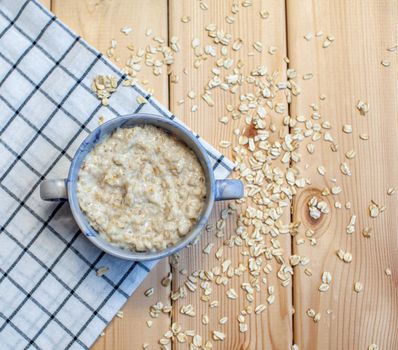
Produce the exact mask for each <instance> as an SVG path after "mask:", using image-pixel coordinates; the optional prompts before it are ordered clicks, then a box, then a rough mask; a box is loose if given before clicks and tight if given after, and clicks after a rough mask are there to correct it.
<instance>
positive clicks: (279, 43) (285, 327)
mask: <svg viewBox="0 0 398 350" xmlns="http://www.w3.org/2000/svg"><path fill="white" fill-rule="evenodd" d="M207 3H208V6H209V8H208V10H202V9H201V8H200V3H199V2H196V3H194V2H181V1H178V0H171V1H170V2H169V17H170V20H169V22H170V37H172V36H176V37H178V38H179V42H180V45H181V53H180V54H178V55H176V62H175V64H174V66H173V73H174V74H176V75H177V76H179V77H180V79H179V82H178V83H177V84H171V85H170V106H171V109H172V110H173V112H174V113H175V114H176V115H177V116H178V117H179V118H181V119H182V120H183V121H185V122H186V123H187V124H188V125H189V126H190V127H191V128H192V129H194V130H195V131H196V132H198V133H199V134H200V135H202V136H203V137H204V138H205V139H206V140H207V141H209V142H210V143H212V144H214V145H215V146H216V147H217V145H218V144H219V142H220V141H221V140H230V141H232V140H234V142H236V140H235V138H234V137H233V135H232V132H233V130H234V129H235V128H237V127H242V126H243V125H244V120H236V121H230V122H229V123H228V124H227V125H222V124H221V123H219V122H218V121H217V120H218V118H220V117H222V116H223V115H225V114H228V113H227V111H226V109H225V106H226V104H232V105H236V104H237V103H238V102H239V94H236V95H231V94H229V93H226V92H220V91H216V92H213V95H212V96H213V99H214V101H215V105H214V107H209V106H208V105H207V104H206V103H205V102H204V101H203V100H202V99H201V94H202V93H203V88H204V86H205V85H206V84H207V82H208V80H209V79H210V77H211V76H212V74H211V68H212V67H214V59H212V58H209V59H207V60H206V61H205V62H203V63H202V64H201V66H200V67H199V68H198V69H195V68H194V62H195V59H196V57H195V56H194V54H193V49H192V39H193V38H198V39H199V40H200V45H201V47H202V48H203V47H204V45H206V44H211V43H212V40H211V38H209V37H208V35H207V33H206V31H205V29H204V27H205V26H207V25H208V24H210V23H214V24H216V25H217V26H218V27H219V28H221V29H223V30H224V31H225V32H228V33H231V34H232V37H233V40H234V39H236V38H238V37H241V38H242V39H243V42H244V47H243V49H241V50H240V51H239V52H234V51H233V50H231V47H229V49H228V52H229V53H228V57H230V56H231V57H233V58H234V59H235V62H236V61H237V60H238V59H239V58H241V59H242V60H243V61H244V62H245V63H246V67H244V68H243V69H242V71H243V72H244V73H245V74H248V73H249V72H250V71H251V70H252V69H254V68H255V67H256V66H258V65H260V64H264V65H265V66H266V67H267V68H268V71H269V72H273V71H279V72H280V76H281V79H283V77H284V76H285V73H286V68H285V66H284V64H283V60H282V59H283V57H284V56H285V54H286V38H285V10H284V3H283V2H281V1H265V0H264V1H256V2H253V3H254V5H253V6H251V7H247V8H246V7H243V6H238V7H239V13H238V14H236V15H233V14H232V13H231V7H232V4H233V3H236V1H232V0H228V1H218V2H207ZM260 10H268V11H269V13H270V17H269V19H267V20H264V19H261V18H260V15H259V11H260ZM227 15H232V17H235V20H236V21H235V23H234V24H228V23H226V21H225V17H226V16H227ZM183 17H190V18H191V21H190V22H189V23H184V22H183V21H182V20H181V19H182V18H183ZM255 41H261V42H262V44H263V47H264V51H263V53H262V54H259V53H258V52H256V51H255V50H254V49H253V48H252V44H253V43H254V42H255ZM230 46H231V45H230ZM270 46H276V47H277V48H278V50H277V53H276V54H275V55H273V56H272V55H270V54H268V52H267V51H268V47H270ZM249 52H255V53H254V55H253V56H248V54H249ZM217 58H220V53H219V48H218V47H217ZM184 72H185V73H184ZM225 74H227V73H225ZM222 75H224V73H222ZM189 91H194V92H195V93H196V97H195V98H194V99H193V100H191V99H190V98H188V97H187V93H188V92H189ZM246 92H247V91H244V89H242V93H246ZM182 99H183V100H184V101H185V102H184V103H183V104H180V100H182ZM194 105H198V111H197V112H192V107H193V106H194ZM274 122H275V125H276V126H278V127H281V128H283V127H282V117H275V118H274ZM220 150H221V151H223V153H224V154H225V155H227V156H229V157H230V156H231V153H230V150H225V149H220ZM282 166H283V165H282ZM226 205H227V203H223V204H217V205H216V208H215V211H214V213H213V217H212V219H211V220H210V222H211V223H213V224H214V223H215V222H216V220H218V219H219V218H220V210H221V209H222V208H225V207H226ZM287 212H289V210H287ZM285 220H286V222H289V221H290V215H289V213H287V215H286V217H285ZM226 227H227V228H226V232H227V234H226V237H223V238H221V239H220V238H216V237H215V235H214V233H203V234H202V237H201V240H200V241H199V243H198V244H197V245H195V246H194V247H191V248H189V249H187V250H185V251H183V253H182V254H181V257H180V263H179V265H178V266H177V268H176V269H174V270H173V290H177V288H178V287H179V286H181V285H182V284H183V283H184V282H185V280H186V276H185V275H183V274H181V273H179V271H180V270H184V269H186V270H187V272H188V273H192V272H193V271H196V270H209V269H211V268H213V267H214V266H219V265H220V262H219V261H218V260H217V259H216V258H215V257H214V253H215V251H216V250H217V249H218V247H219V246H221V245H222V244H223V240H225V239H226V238H228V237H229V236H230V235H231V234H233V233H234V230H235V229H236V215H232V217H230V218H229V219H228V220H227V224H226ZM280 241H281V245H282V248H283V249H284V250H285V252H286V254H287V255H289V254H290V246H291V243H290V237H288V236H284V237H283V238H281V239H280ZM208 243H214V244H215V246H214V248H213V249H212V253H211V254H210V255H203V254H202V250H203V248H204V247H205V246H206V245H207V244H208ZM245 249H246V248H245V247H242V248H238V247H234V248H233V249H229V248H227V247H226V248H225V253H224V256H223V260H224V259H226V258H229V259H231V260H232V262H233V265H234V266H237V265H238V263H239V262H243V261H245V263H246V262H247V259H244V258H243V257H242V255H241V252H242V251H243V250H245ZM274 268H275V266H274ZM273 275H275V273H273ZM248 278H249V277H248V274H247V273H245V274H244V276H242V277H241V278H234V279H232V281H231V282H230V283H229V284H228V287H224V286H222V287H221V288H219V287H218V286H215V284H214V283H213V284H212V288H213V290H214V291H213V293H212V294H211V300H219V303H220V305H219V307H218V308H214V309H210V308H209V306H208V304H207V303H205V302H203V301H201V300H200V296H201V295H202V292H201V291H199V290H201V288H200V287H198V292H196V293H190V292H189V293H188V296H187V298H185V299H180V300H178V301H177V302H175V303H173V320H172V321H173V322H177V323H179V324H180V325H181V326H182V329H183V330H194V331H195V332H197V333H198V334H200V335H201V336H202V338H203V342H205V341H206V340H211V330H220V331H222V332H224V333H226V335H227V338H226V340H225V341H224V342H217V341H213V349H271V348H273V349H288V348H289V347H290V345H291V344H292V327H291V289H290V287H288V288H283V287H278V286H280V283H279V282H278V281H277V280H276V278H275V277H274V276H273V277H270V278H269V281H268V283H269V285H274V286H275V287H276V292H275V293H276V294H277V298H276V300H277V301H276V303H275V304H274V305H272V306H270V307H268V308H267V310H266V311H265V312H264V313H263V314H261V315H260V316H254V315H252V316H248V317H247V320H248V321H247V323H248V324H249V331H248V332H247V333H239V327H238V323H237V320H236V318H237V315H238V313H239V311H240V310H242V309H244V308H245V307H246V306H247V305H248V304H249V302H247V301H246V299H245V297H244V295H243V293H242V291H241V288H240V284H241V283H242V282H244V281H247V280H248ZM231 287H233V288H234V289H235V290H236V291H237V292H238V294H239V298H238V299H237V300H230V299H228V298H227V296H226V294H225V291H226V290H227V289H228V288H231ZM266 287H267V286H266V285H261V289H260V291H259V293H257V294H256V300H255V302H253V305H254V306H255V305H257V304H259V303H264V302H265V298H266V297H265V296H266ZM265 303H266V302H265ZM187 304H192V305H193V307H194V309H195V311H196V315H197V316H196V317H194V318H191V317H188V316H184V315H181V314H180V313H179V310H180V308H181V307H182V306H184V305H187ZM204 314H206V315H208V316H209V318H210V323H209V325H208V326H205V325H203V324H202V323H201V316H202V315H204ZM223 316H227V317H228V319H229V321H228V323H227V324H226V325H220V324H219V322H218V321H219V319H220V318H221V317H223ZM174 348H175V349H186V348H187V345H186V344H184V343H182V344H180V343H178V342H175V343H174Z"/></svg>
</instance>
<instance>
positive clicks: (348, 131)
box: [343, 124, 352, 134]
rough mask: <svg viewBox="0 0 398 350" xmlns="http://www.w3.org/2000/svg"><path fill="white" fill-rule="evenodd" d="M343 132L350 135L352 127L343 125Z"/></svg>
mask: <svg viewBox="0 0 398 350" xmlns="http://www.w3.org/2000/svg"><path fill="white" fill-rule="evenodd" d="M343 131H344V132H345V133H346V134H351V133H352V125H350V124H344V125H343Z"/></svg>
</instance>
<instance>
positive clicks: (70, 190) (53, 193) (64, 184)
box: [40, 114, 243, 261]
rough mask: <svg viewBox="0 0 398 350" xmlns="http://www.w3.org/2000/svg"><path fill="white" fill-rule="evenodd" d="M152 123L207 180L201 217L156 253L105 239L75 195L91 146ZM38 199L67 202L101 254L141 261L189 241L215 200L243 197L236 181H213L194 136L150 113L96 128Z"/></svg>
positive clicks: (42, 188)
mask: <svg viewBox="0 0 398 350" xmlns="http://www.w3.org/2000/svg"><path fill="white" fill-rule="evenodd" d="M142 124H151V125H155V126H157V127H159V128H162V129H164V130H166V131H167V132H169V133H170V134H173V135H175V136H176V137H177V138H178V139H179V140H180V141H182V142H184V143H185V144H186V145H187V146H188V147H189V148H190V149H192V150H193V151H194V152H195V154H196V156H197V157H198V159H199V161H200V163H201V165H202V167H203V169H204V173H205V177H206V187H207V194H206V203H205V205H204V208H203V210H202V213H201V216H200V218H199V219H198V221H197V223H196V225H195V226H194V227H193V228H192V230H191V231H190V232H189V233H188V234H187V235H186V236H185V237H184V238H182V239H181V241H179V242H178V243H177V244H176V245H174V246H171V247H169V248H166V249H164V250H161V251H156V252H134V251H130V250H127V249H123V248H120V247H117V246H115V245H113V244H110V243H109V242H107V241H106V240H104V239H103V238H102V237H101V236H100V235H99V234H98V233H97V232H96V231H95V230H94V229H93V228H92V227H91V226H90V224H89V223H88V221H87V219H86V216H85V215H84V214H83V212H82V211H81V210H80V206H79V203H78V199H77V194H76V186H77V179H78V174H79V170H80V167H81V165H82V163H83V161H84V158H85V157H86V155H87V154H88V153H89V152H90V151H91V150H92V149H93V147H94V146H95V145H96V144H97V143H99V142H101V140H103V138H104V137H106V136H108V135H110V134H112V132H113V131H114V130H116V129H117V128H129V127H133V126H136V125H142ZM40 196H41V198H42V199H43V200H47V201H60V200H68V201H69V205H70V208H71V211H72V214H73V217H74V219H75V220H76V222H77V224H78V225H79V227H80V229H81V230H82V232H83V233H84V234H85V235H86V236H87V238H88V239H89V240H90V241H91V242H92V243H94V244H95V245H96V246H97V247H98V248H100V249H102V250H103V251H104V252H106V253H109V254H112V255H114V256H117V257H119V258H123V259H128V260H135V261H144V260H154V259H159V258H163V257H165V256H169V255H171V254H174V253H176V252H177V251H179V250H180V249H182V248H184V247H185V246H187V245H188V244H189V243H190V242H192V241H193V240H194V239H195V238H196V237H197V236H198V235H199V234H200V232H201V231H202V230H203V229H204V226H205V225H206V223H207V221H208V219H209V216H210V213H211V210H212V208H213V205H214V201H218V200H225V199H237V198H241V197H242V196H243V184H242V182H241V181H239V180H233V179H227V180H215V179H214V174H213V169H212V166H211V164H210V160H209V158H208V156H207V152H206V150H205V149H204V148H203V146H202V145H201V144H200V142H199V141H198V139H197V138H196V137H195V135H194V134H193V133H192V132H191V131H189V130H188V129H186V128H185V127H183V126H181V125H179V124H177V123H175V122H173V121H172V120H170V119H166V118H163V117H158V116H154V115H149V114H133V115H128V116H123V117H119V118H115V119H112V120H110V121H108V122H107V123H104V124H103V125H101V126H99V127H98V128H96V129H95V130H94V131H93V132H92V133H91V134H90V135H89V136H88V137H87V138H86V139H85V140H84V141H83V143H82V144H81V145H80V147H79V149H78V150H77V152H76V154H75V156H74V158H73V160H72V163H71V166H70V169H69V175H68V178H67V179H63V180H44V181H43V182H42V183H41V184H40Z"/></svg>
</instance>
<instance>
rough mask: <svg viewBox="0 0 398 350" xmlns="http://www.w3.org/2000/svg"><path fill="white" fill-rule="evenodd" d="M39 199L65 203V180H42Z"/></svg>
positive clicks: (66, 196)
mask: <svg viewBox="0 0 398 350" xmlns="http://www.w3.org/2000/svg"><path fill="white" fill-rule="evenodd" d="M40 197H41V199H43V200H45V201H52V202H59V201H67V200H68V193H67V191H66V179H56V180H43V181H42V182H41V183H40Z"/></svg>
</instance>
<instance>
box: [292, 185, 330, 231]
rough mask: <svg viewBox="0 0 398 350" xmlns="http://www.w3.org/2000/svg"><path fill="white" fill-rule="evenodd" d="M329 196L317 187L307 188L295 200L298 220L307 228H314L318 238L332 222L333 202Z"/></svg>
mask: <svg viewBox="0 0 398 350" xmlns="http://www.w3.org/2000/svg"><path fill="white" fill-rule="evenodd" d="M329 197H330V196H324V195H322V191H321V190H319V189H317V188H307V189H306V190H304V191H302V192H301V193H299V194H298V195H297V197H296V200H295V201H294V211H293V212H295V213H297V216H296V220H297V221H300V222H301V223H302V224H303V225H304V227H305V228H306V229H311V230H313V231H314V232H315V235H314V236H316V237H317V238H319V237H320V236H322V235H323V233H325V232H326V231H327V228H328V227H329V225H330V223H331V217H332V203H330V199H329Z"/></svg>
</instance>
